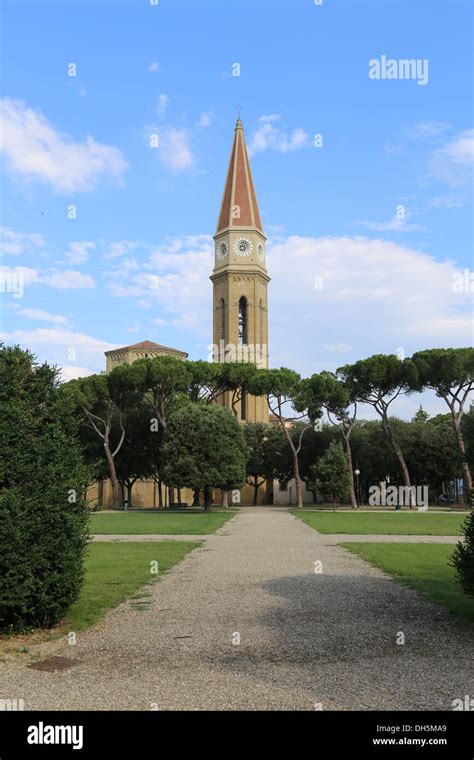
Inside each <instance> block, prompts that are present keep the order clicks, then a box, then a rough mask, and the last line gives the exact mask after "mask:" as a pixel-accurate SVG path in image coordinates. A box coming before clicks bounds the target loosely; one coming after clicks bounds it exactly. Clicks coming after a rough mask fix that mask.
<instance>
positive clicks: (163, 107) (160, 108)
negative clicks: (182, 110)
mask: <svg viewBox="0 0 474 760" xmlns="http://www.w3.org/2000/svg"><path fill="white" fill-rule="evenodd" d="M169 104H170V99H169V97H168V95H159V96H158V102H157V104H156V113H157V114H158V116H163V115H164V114H165V113H166V111H167V110H168V106H169Z"/></svg>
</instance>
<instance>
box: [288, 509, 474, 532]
mask: <svg viewBox="0 0 474 760" xmlns="http://www.w3.org/2000/svg"><path fill="white" fill-rule="evenodd" d="M293 514H294V515H296V517H299V518H300V520H303V522H305V523H306V524H307V525H309V526H310V527H311V528H315V529H316V530H318V531H319V532H320V533H356V534H357V533H359V534H369V533H370V534H372V535H384V534H385V535H387V536H390V535H400V536H458V535H460V533H461V526H462V524H463V523H464V520H465V519H466V517H467V514H466V513H465V514H462V515H458V514H449V513H446V514H443V513H440V512H432V513H430V512H401V511H400V512H389V513H384V512H376V513H369V512H353V513H347V512H329V513H326V512H324V513H323V512H297V511H295V510H293Z"/></svg>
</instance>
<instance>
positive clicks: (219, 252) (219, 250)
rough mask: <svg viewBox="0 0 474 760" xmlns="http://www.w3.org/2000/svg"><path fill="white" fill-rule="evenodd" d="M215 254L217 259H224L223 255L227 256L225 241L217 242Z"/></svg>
mask: <svg viewBox="0 0 474 760" xmlns="http://www.w3.org/2000/svg"><path fill="white" fill-rule="evenodd" d="M216 256H217V258H218V259H219V261H224V259H225V257H226V256H227V243H219V245H218V246H217V252H216Z"/></svg>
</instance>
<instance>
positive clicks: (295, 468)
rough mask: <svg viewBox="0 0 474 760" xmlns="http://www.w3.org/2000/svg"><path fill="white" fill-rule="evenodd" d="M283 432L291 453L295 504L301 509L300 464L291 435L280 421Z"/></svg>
mask: <svg viewBox="0 0 474 760" xmlns="http://www.w3.org/2000/svg"><path fill="white" fill-rule="evenodd" d="M282 428H283V432H284V433H285V436H286V440H287V441H288V444H289V446H290V449H291V452H292V454H293V474H294V477H295V487H296V506H297V508H298V509H302V507H303V494H302V489H301V479H300V466H299V462H298V452H297V450H296V448H295V444H294V443H293V440H292V438H291V435H290V434H289V432H288V430H287V429H286V427H285V425H284V424H283V423H282Z"/></svg>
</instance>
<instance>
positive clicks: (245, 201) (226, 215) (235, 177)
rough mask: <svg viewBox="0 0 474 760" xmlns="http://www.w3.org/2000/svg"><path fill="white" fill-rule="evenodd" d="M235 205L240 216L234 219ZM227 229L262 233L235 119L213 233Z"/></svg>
mask: <svg viewBox="0 0 474 760" xmlns="http://www.w3.org/2000/svg"><path fill="white" fill-rule="evenodd" d="M235 206H238V207H239V209H240V215H239V216H238V217H235V218H234V217H233V214H232V211H233V209H234V207H235ZM227 227H255V228H256V229H257V230H260V232H263V230H262V222H261V219H260V212H259V210H258V204H257V196H256V195H255V188H254V184H253V179H252V172H251V169H250V163H249V157H248V155H247V148H246V146H245V139H244V128H243V126H242V122H241V121H240V119H237V124H236V126H235V136H234V142H233V145H232V151H231V154H230V163H229V168H228V170H227V178H226V182H225V188H224V195H223V196H222V205H221V211H220V214H219V221H218V222H217V230H216V234H217V233H218V232H222V230H225V229H227Z"/></svg>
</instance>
